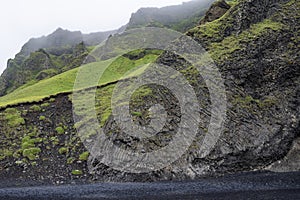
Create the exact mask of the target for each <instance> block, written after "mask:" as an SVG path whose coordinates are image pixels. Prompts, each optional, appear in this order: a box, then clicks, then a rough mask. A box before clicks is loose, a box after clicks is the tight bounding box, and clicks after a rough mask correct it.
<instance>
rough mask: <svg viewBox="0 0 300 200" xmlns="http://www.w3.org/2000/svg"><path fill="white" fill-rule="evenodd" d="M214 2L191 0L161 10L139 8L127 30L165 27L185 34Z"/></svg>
mask: <svg viewBox="0 0 300 200" xmlns="http://www.w3.org/2000/svg"><path fill="white" fill-rule="evenodd" d="M213 1H214V0H205V1H202V0H193V1H189V2H185V3H183V4H182V5H176V6H167V7H163V8H141V9H140V10H138V11H137V12H136V13H134V14H132V16H131V19H130V21H129V24H128V27H127V29H131V28H139V27H145V26H148V27H165V28H170V29H174V30H176V31H179V32H185V31H187V30H189V29H190V28H192V27H194V26H196V25H197V24H198V23H199V21H200V19H201V18H202V17H203V16H204V15H205V12H206V10H207V9H208V8H209V6H210V5H211V3H212V2H213Z"/></svg>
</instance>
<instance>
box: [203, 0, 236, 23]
mask: <svg viewBox="0 0 300 200" xmlns="http://www.w3.org/2000/svg"><path fill="white" fill-rule="evenodd" d="M230 8H231V6H230V5H228V4H227V3H226V1H225V0H221V1H217V2H215V3H214V4H213V5H212V6H211V7H210V8H209V10H208V11H207V12H206V14H205V17H204V18H203V19H201V21H200V25H202V24H205V23H207V22H212V21H214V20H216V19H219V18H220V17H222V16H223V15H224V14H225V13H226V12H227V11H228V10H229V9H230Z"/></svg>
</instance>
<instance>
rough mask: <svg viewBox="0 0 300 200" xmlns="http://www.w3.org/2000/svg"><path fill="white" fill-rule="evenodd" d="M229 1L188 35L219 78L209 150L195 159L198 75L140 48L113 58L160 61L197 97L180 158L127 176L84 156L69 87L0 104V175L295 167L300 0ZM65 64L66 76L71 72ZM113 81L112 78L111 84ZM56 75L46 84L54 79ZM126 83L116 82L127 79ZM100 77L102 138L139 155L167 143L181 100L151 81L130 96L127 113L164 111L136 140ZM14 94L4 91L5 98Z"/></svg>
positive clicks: (108, 177)
mask: <svg viewBox="0 0 300 200" xmlns="http://www.w3.org/2000/svg"><path fill="white" fill-rule="evenodd" d="M229 4H230V5H231V8H230V9H229V10H228V11H227V12H226V13H225V14H224V15H223V16H213V17H210V18H208V17H206V19H209V20H206V21H205V22H202V23H201V25H199V26H197V27H195V28H193V29H191V30H189V31H188V32H187V35H189V36H191V37H192V38H194V39H195V40H196V41H197V42H199V43H200V44H202V45H203V46H204V48H205V49H206V50H207V51H208V52H209V53H210V54H211V57H212V58H213V59H214V61H215V63H216V65H217V67H218V69H219V71H220V73H221V75H222V77H223V79H224V80H225V86H226V96H227V107H228V109H227V113H226V115H227V119H226V121H225V123H224V127H225V129H224V132H223V134H222V135H221V137H220V139H219V140H218V142H217V144H216V146H215V147H214V149H213V150H212V151H211V152H210V154H208V155H205V156H203V155H202V153H201V145H202V144H203V143H202V141H203V136H205V135H206V134H208V129H209V118H210V116H211V115H212V114H211V109H210V108H211V107H210V104H211V100H210V96H209V95H210V94H209V90H208V88H207V87H208V86H207V85H206V82H205V81H204V78H203V77H201V76H200V74H198V72H197V71H196V70H195V69H194V68H193V67H191V65H190V63H188V62H187V61H186V60H184V59H183V58H181V57H179V56H178V55H175V54H173V53H171V52H164V53H163V54H162V55H160V53H161V52H156V51H154V52H153V50H152V54H153V56H151V57H150V58H149V59H143V58H145V56H146V55H148V53H143V51H144V50H138V51H137V52H134V53H133V54H132V55H124V56H123V57H122V58H121V59H122V60H123V61H124V63H125V64H124V65H122V64H120V65H119V66H127V67H128V66H131V67H129V68H130V69H133V68H134V67H135V66H138V64H140V63H147V62H153V61H154V60H156V62H157V63H161V64H164V65H168V66H170V67H172V68H173V69H175V70H176V71H179V72H181V73H182V74H183V75H184V76H185V77H186V79H187V80H188V82H189V83H190V84H191V85H192V86H193V89H194V90H195V93H196V95H197V98H198V100H199V104H200V106H201V109H199V115H200V118H201V121H200V123H199V132H198V133H197V136H196V139H195V140H194V141H193V143H192V145H191V146H190V147H189V149H188V151H187V152H186V153H185V154H184V155H183V156H182V157H181V158H180V159H179V160H178V161H176V162H174V163H172V164H170V165H169V166H167V167H165V168H164V169H162V170H157V171H153V172H151V173H142V174H132V173H126V172H123V171H118V170H114V169H112V168H110V167H109V166H107V165H105V164H103V163H102V162H101V158H100V159H99V157H91V156H90V157H89V152H88V151H87V149H86V148H85V147H84V145H83V144H82V141H81V140H80V139H79V138H78V137H77V135H76V134H77V132H76V128H80V127H82V126H83V124H84V123H87V124H88V123H89V119H87V121H83V122H81V123H75V122H74V118H73V114H74V115H75V116H77V117H78V116H80V115H82V114H86V113H87V114H89V110H87V111H86V110H80V109H76V107H75V108H74V110H72V106H73V105H72V102H71V100H72V96H71V95H70V94H71V93H70V92H67V93H61V94H58V93H59V92H58V91H56V92H53V95H52V94H50V95H49V94H47V95H46V98H44V99H42V101H41V102H31V103H29V102H26V101H22V99H21V101H20V102H18V104H17V105H12V106H8V107H5V108H2V109H1V110H0V132H1V134H0V137H1V138H0V141H1V145H0V147H1V149H0V179H1V180H7V179H8V180H20V181H21V180H23V181H24V180H25V181H42V182H45V181H46V182H50V183H54V184H61V183H66V182H67V183H71V182H74V181H81V182H90V181H96V180H99V181H158V180H184V179H194V178H199V177H202V176H208V175H213V176H215V175H221V174H227V173H236V172H244V171H247V172H248V171H257V170H272V171H299V170H300V168H299V162H300V161H299V156H297V154H298V153H299V137H300V66H299V63H300V57H299V41H300V39H299V21H300V19H299V18H300V12H299V10H300V3H299V1H297V0H240V1H230V2H229ZM213 8H214V6H213V7H211V9H213ZM207 13H214V12H212V10H209V11H208V12H207ZM210 19H215V20H213V21H211V20H210ZM198 23H199V22H198ZM141 51H142V52H141ZM41 53H42V52H41ZM109 53H110V52H109ZM108 58H109V57H108ZM42 61H44V60H42ZM128 63H131V65H128ZM117 66H118V65H117ZM112 69H115V68H112ZM112 69H111V70H108V72H107V73H108V78H110V77H113V75H115V74H116V71H119V70H116V71H114V70H112ZM73 70H74V71H68V72H67V73H73V72H75V70H76V69H73ZM126 70H127V69H126ZM126 70H125V71H126ZM123 72H124V71H123ZM63 75H64V74H62V75H61V76H63ZM68 77H69V75H68ZM120 77H121V76H118V75H117V76H116V77H115V78H114V79H113V80H118V79H119V78H120ZM58 78H59V77H57V76H56V77H53V78H52V79H48V80H47V81H50V80H51V81H52V83H53V82H55V81H57V80H58ZM133 79H134V78H132V79H130V78H129V79H125V80H122V82H123V83H125V84H126V83H127V81H128V82H130V81H131V80H133ZM44 83H45V82H44ZM106 83H107V84H104V85H101V86H99V87H98V88H97V95H96V99H95V102H96V111H97V113H96V114H97V117H98V119H99V121H100V123H101V127H103V129H104V134H105V138H106V141H107V142H108V141H110V142H113V144H115V145H116V146H118V147H120V148H122V149H130V150H133V151H136V152H141V153H145V152H152V151H155V150H158V149H160V148H163V147H165V146H167V145H168V144H169V143H170V141H172V138H173V137H175V136H176V132H177V130H178V127H179V125H178V124H179V123H180V121H181V117H182V116H181V113H180V109H181V108H180V106H181V105H179V100H178V99H177V98H176V96H175V95H174V94H172V93H171V92H170V91H169V90H168V89H167V88H164V87H160V86H157V85H154V84H152V85H149V86H147V87H142V88H140V89H139V90H138V91H137V92H136V93H135V94H134V95H133V97H132V99H131V102H130V108H131V109H130V112H131V113H130V114H131V115H132V118H133V121H134V122H136V123H138V124H141V125H147V124H148V123H149V120H150V118H151V115H150V114H149V111H148V108H150V107H151V106H152V105H157V104H160V105H163V106H164V107H165V110H166V113H167V120H166V124H165V126H164V127H163V129H162V131H160V132H159V133H157V134H156V135H154V136H153V137H150V138H147V139H140V138H136V137H134V136H132V135H128V134H126V133H124V132H122V131H121V129H120V127H119V125H118V123H117V122H116V119H114V117H113V116H112V115H111V112H112V111H111V98H112V92H113V90H114V88H115V84H116V82H114V81H112V82H111V81H108V82H106ZM39 84H43V82H40V83H39ZM45 85H47V84H45ZM33 86H34V85H33ZM36 86H39V85H36ZM43 87H44V86H43ZM25 89H27V88H25ZM28 89H30V87H28ZM32 90H34V88H32ZM20 91H21V90H20ZM16 92H18V91H16ZM88 92H89V90H83V91H81V94H82V96H84V95H86V94H87V93H88ZM28 93H29V92H28ZM12 94H13V93H12ZM23 94H24V93H22V92H20V93H19V95H21V96H22V95H23ZM15 95H16V96H17V93H15ZM51 95H52V96H51ZM27 97H30V96H27ZM4 98H5V97H4ZM13 98H14V96H10V98H9V99H7V101H8V102H9V101H12V99H13ZM20 98H21V97H20ZM0 101H1V99H0ZM79 103H82V104H84V103H85V102H79ZM121 103H122V102H121ZM7 104H9V103H7ZM7 104H6V105H7ZM218 109H220V108H216V110H217V111H218ZM122 115H123V113H122V114H121V116H119V117H121V118H122ZM191 120H193V119H191ZM185 128H186V129H190V127H185ZM86 132H87V135H88V136H89V137H91V138H92V139H91V141H93V140H94V139H97V138H96V137H98V136H97V134H96V133H95V132H94V131H93V130H92V129H86ZM88 139H90V138H88ZM184 139H185V138H182V140H183V141H184ZM112 154H113V152H112ZM295 155H296V156H295ZM121 156H123V155H121Z"/></svg>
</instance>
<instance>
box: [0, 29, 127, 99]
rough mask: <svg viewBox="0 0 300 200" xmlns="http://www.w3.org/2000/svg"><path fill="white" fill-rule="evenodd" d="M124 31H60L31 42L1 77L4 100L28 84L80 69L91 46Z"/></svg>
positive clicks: (0, 82) (0, 85)
mask: <svg viewBox="0 0 300 200" xmlns="http://www.w3.org/2000/svg"><path fill="white" fill-rule="evenodd" d="M123 29H124V28H121V29H119V30H116V31H108V32H99V33H91V34H82V33H81V32H79V31H76V32H71V31H68V30H63V29H61V28H59V29H57V30H56V31H55V32H53V33H52V34H50V35H48V36H43V37H41V38H34V39H30V40H29V41H28V42H27V43H26V44H25V45H24V46H23V47H22V49H21V51H20V52H19V53H18V54H17V55H16V56H15V58H14V59H10V60H9V61H8V63H7V68H6V70H5V71H4V72H3V74H2V75H1V77H0V96H3V95H5V94H8V93H10V92H12V91H14V90H15V89H17V88H18V87H20V86H22V85H24V84H26V83H29V82H30V83H29V84H33V83H35V82H37V81H39V80H42V79H46V78H50V77H52V76H55V75H57V74H60V73H63V72H65V71H68V70H70V69H73V68H76V67H79V66H80V65H81V64H82V63H83V61H84V59H85V58H86V56H87V55H88V53H89V52H90V48H89V47H90V46H95V45H98V44H100V43H101V42H103V41H104V40H105V39H107V38H108V36H110V35H112V34H115V33H118V32H119V31H123Z"/></svg>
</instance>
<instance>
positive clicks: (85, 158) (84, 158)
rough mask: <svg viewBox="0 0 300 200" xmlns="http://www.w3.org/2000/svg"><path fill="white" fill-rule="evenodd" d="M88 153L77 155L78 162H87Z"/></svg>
mask: <svg viewBox="0 0 300 200" xmlns="http://www.w3.org/2000/svg"><path fill="white" fill-rule="evenodd" d="M89 155H90V153H89V152H88V151H86V152H83V153H82V154H80V155H79V160H81V161H87V159H88V157H89Z"/></svg>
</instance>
